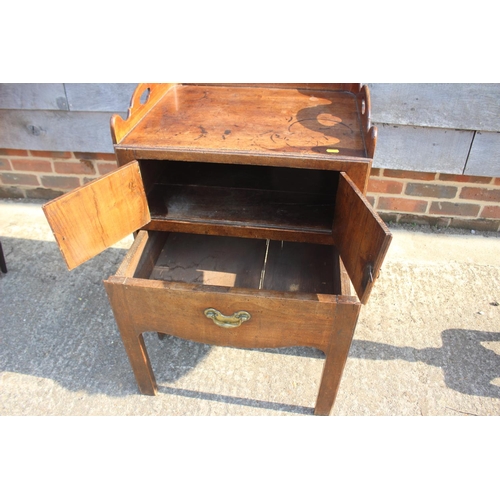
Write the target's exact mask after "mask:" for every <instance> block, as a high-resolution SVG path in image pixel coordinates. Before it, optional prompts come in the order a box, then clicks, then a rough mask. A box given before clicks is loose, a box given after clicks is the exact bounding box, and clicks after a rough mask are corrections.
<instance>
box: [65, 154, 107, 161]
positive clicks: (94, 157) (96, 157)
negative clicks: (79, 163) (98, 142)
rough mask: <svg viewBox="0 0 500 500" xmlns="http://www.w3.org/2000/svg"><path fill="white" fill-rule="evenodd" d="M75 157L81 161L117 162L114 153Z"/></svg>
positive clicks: (78, 155) (76, 155) (77, 155)
mask: <svg viewBox="0 0 500 500" xmlns="http://www.w3.org/2000/svg"><path fill="white" fill-rule="evenodd" d="M74 155H75V158H78V159H80V160H103V161H116V156H115V155H114V154H113V153H74Z"/></svg>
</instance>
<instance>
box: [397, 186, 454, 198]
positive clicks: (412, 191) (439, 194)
mask: <svg viewBox="0 0 500 500" xmlns="http://www.w3.org/2000/svg"><path fill="white" fill-rule="evenodd" d="M457 191H458V188H457V187H455V186H440V185H438V184H417V183H415V182H410V183H409V184H408V185H407V186H406V190H405V194H407V195H409V196H425V197H427V198H448V199H449V198H455V195H456V194H457Z"/></svg>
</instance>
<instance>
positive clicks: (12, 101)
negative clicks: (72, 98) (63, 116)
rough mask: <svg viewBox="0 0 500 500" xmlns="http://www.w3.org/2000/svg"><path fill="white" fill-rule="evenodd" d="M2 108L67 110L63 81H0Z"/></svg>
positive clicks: (0, 103) (0, 107) (0, 106)
mask: <svg viewBox="0 0 500 500" xmlns="http://www.w3.org/2000/svg"><path fill="white" fill-rule="evenodd" d="M0 109H33V110H67V109H68V101H67V99H66V95H65V92H64V84H63V83H0Z"/></svg>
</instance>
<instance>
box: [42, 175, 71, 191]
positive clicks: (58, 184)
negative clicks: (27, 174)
mask: <svg viewBox="0 0 500 500" xmlns="http://www.w3.org/2000/svg"><path fill="white" fill-rule="evenodd" d="M42 184H43V186H45V187H47V188H55V189H74V188H76V187H78V186H80V179H78V178H77V177H64V176H62V175H51V176H48V175H44V176H43V177H42Z"/></svg>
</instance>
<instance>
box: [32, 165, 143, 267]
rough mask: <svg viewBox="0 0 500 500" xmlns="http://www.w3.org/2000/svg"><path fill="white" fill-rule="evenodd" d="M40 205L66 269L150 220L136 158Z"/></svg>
mask: <svg viewBox="0 0 500 500" xmlns="http://www.w3.org/2000/svg"><path fill="white" fill-rule="evenodd" d="M42 208H43V211H44V213H45V216H46V217H47V220H48V222H49V225H50V227H51V229H52V232H53V233H54V236H55V238H56V241H57V244H58V245H59V248H60V250H61V253H62V255H63V257H64V260H65V261H66V264H67V266H68V269H70V270H71V269H74V268H75V267H77V266H79V265H80V264H83V263H84V262H86V261H87V260H89V259H91V258H92V257H95V256H96V255H97V254H99V253H101V252H102V251H103V250H105V249H106V248H108V247H110V246H111V245H114V244H115V243H117V242H118V241H120V240H121V239H123V238H125V237H126V236H127V235H129V234H130V233H132V232H134V231H137V230H138V229H140V228H141V227H142V226H144V225H145V224H147V223H148V222H150V221H151V216H150V214H149V208H148V203H147V200H146V194H145V192H144V184H143V182H142V177H141V172H140V169H139V164H138V163H137V162H136V161H133V162H130V163H127V165H125V166H123V167H121V168H119V169H118V170H117V171H116V172H112V173H110V174H108V175H105V176H103V177H101V178H99V179H96V180H95V181H92V182H89V183H88V184H86V185H85V186H82V187H80V188H77V189H75V190H74V191H71V192H70V193H67V194H64V195H62V196H60V197H59V198H56V199H55V200H52V201H49V202H48V203H46V204H45V205H44V206H43V207H42Z"/></svg>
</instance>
